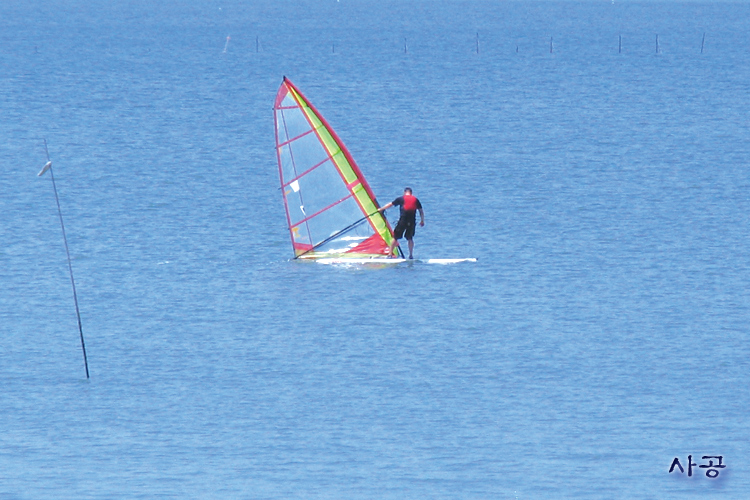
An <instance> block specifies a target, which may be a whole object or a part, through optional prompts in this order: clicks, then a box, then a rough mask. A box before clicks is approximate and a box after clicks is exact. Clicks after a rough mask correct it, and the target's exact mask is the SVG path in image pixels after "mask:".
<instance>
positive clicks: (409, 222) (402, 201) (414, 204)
mask: <svg viewBox="0 0 750 500" xmlns="http://www.w3.org/2000/svg"><path fill="white" fill-rule="evenodd" d="M393 205H394V206H398V207H401V217H399V219H398V224H396V229H395V230H394V231H393V236H395V237H396V239H397V240H398V239H401V238H403V237H404V236H406V239H407V240H411V239H412V238H413V237H414V230H415V229H416V226H417V210H421V209H422V204H421V203H420V202H419V200H418V199H417V197H416V196H412V195H410V194H405V195H403V196H399V197H398V198H396V199H395V200H393Z"/></svg>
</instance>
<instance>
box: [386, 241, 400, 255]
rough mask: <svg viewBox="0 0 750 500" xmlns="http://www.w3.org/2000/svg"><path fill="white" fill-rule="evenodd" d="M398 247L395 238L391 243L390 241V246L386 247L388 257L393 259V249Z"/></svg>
mask: <svg viewBox="0 0 750 500" xmlns="http://www.w3.org/2000/svg"><path fill="white" fill-rule="evenodd" d="M396 245H398V240H397V239H396V238H393V241H391V244H390V245H389V247H388V257H393V249H394V248H395V247H396Z"/></svg>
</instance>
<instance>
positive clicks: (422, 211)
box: [419, 208, 424, 226]
mask: <svg viewBox="0 0 750 500" xmlns="http://www.w3.org/2000/svg"><path fill="white" fill-rule="evenodd" d="M419 218H420V219H422V220H421V221H419V225H420V226H424V210H422V209H421V208H420V209H419Z"/></svg>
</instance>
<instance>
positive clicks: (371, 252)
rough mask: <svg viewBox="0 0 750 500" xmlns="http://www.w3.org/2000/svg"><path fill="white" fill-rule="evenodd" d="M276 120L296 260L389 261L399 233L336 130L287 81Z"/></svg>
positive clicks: (281, 175)
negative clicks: (395, 237) (391, 245)
mask: <svg viewBox="0 0 750 500" xmlns="http://www.w3.org/2000/svg"><path fill="white" fill-rule="evenodd" d="M274 121H275V125H276V127H275V128H276V157H277V160H278V164H279V178H280V181H281V191H282V193H283V198H284V208H285V209H286V216H287V223H288V227H289V234H290V236H291V240H292V248H293V251H294V258H295V259H296V258H303V259H319V258H337V259H343V258H359V259H372V258H386V257H387V256H388V247H389V245H390V243H391V241H393V232H392V230H391V227H390V225H389V224H388V221H387V219H386V218H385V217H384V215H383V214H382V213H381V212H378V208H379V205H378V202H377V200H376V198H375V196H374V194H373V192H372V189H370V186H369V185H368V184H367V181H366V180H365V177H364V175H362V172H361V171H360V169H359V167H358V166H357V164H356V163H355V161H354V158H352V155H351V153H349V150H347V149H346V146H344V143H343V142H342V141H341V139H340V138H339V137H338V135H336V132H334V130H333V128H331V126H330V125H329V124H328V122H327V121H326V120H325V118H323V116H322V115H321V114H320V113H319V112H318V110H317V109H315V107H314V106H313V105H312V104H311V103H310V101H309V100H308V99H307V98H306V97H305V96H304V95H303V94H302V92H300V91H299V89H298V88H297V87H295V86H294V84H293V83H292V82H291V81H289V79H288V78H286V77H284V80H283V82H282V83H281V87H280V88H279V91H278V93H277V94H276V100H275V102H274Z"/></svg>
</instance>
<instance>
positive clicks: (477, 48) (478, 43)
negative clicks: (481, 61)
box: [477, 31, 479, 54]
mask: <svg viewBox="0 0 750 500" xmlns="http://www.w3.org/2000/svg"><path fill="white" fill-rule="evenodd" d="M477 54H479V32H478V31H477Z"/></svg>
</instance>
